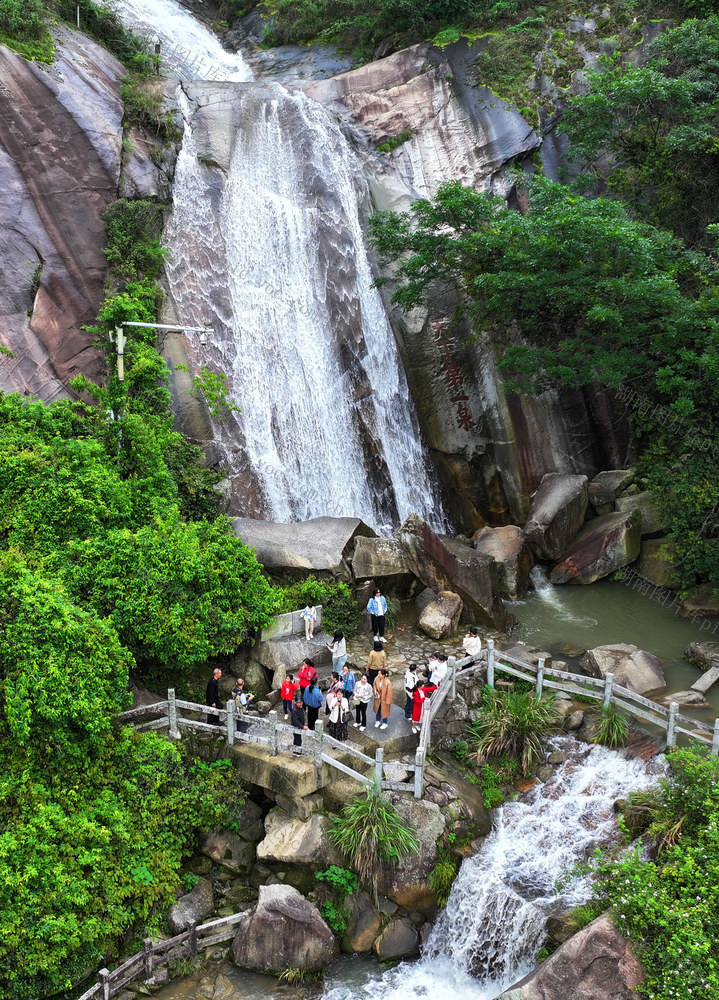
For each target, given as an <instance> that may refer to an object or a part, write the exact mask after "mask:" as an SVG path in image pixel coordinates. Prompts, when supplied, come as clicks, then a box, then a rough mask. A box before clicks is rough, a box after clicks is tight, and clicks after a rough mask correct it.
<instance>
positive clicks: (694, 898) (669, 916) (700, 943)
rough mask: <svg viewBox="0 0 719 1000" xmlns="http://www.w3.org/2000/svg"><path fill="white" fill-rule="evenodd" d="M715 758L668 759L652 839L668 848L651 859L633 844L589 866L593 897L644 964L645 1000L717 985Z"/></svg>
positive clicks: (652, 814) (682, 996)
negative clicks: (608, 909)
mask: <svg viewBox="0 0 719 1000" xmlns="http://www.w3.org/2000/svg"><path fill="white" fill-rule="evenodd" d="M718 787H719V760H717V758H716V757H705V756H703V755H702V754H701V753H698V752H695V751H691V750H676V751H674V752H673V753H672V755H671V757H670V775H669V777H668V778H667V779H666V780H665V781H663V782H662V788H661V792H660V794H659V796H658V797H657V798H656V800H655V803H654V808H653V809H651V810H647V821H648V822H649V823H650V825H649V829H648V831H647V834H646V835H645V836H646V837H647V838H648V839H650V840H661V839H663V838H664V836H665V835H666V833H667V832H668V831H672V836H671V838H670V840H669V843H668V844H667V846H665V847H664V849H663V850H662V851H661V853H660V854H659V855H658V856H657V857H655V858H654V859H653V860H649V859H647V857H646V856H645V854H644V852H642V850H641V849H640V847H639V846H637V847H636V848H635V849H633V850H631V851H630V852H629V853H628V854H626V855H624V856H622V857H620V858H618V859H616V858H612V857H602V856H600V857H599V858H598V859H597V860H596V862H595V864H594V873H595V878H596V882H595V902H596V903H597V904H599V905H601V906H602V907H606V906H610V907H611V908H612V913H613V916H614V920H615V922H616V923H617V926H618V927H619V928H620V930H621V931H623V932H624V933H625V934H627V935H628V937H630V938H631V939H632V941H633V942H634V946H635V948H636V949H637V951H638V954H639V955H640V957H641V959H642V964H643V965H644V968H645V970H646V975H647V978H646V982H645V983H644V984H643V985H642V986H640V987H639V992H640V993H642V994H643V995H645V996H647V997H649V998H650V1000H694V998H696V997H710V996H714V995H716V993H717V990H718V989H719V954H718V953H717V948H716V941H717V937H718V935H719V795H718V794H717V788H718Z"/></svg>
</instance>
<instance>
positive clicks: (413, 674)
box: [404, 663, 417, 722]
mask: <svg viewBox="0 0 719 1000" xmlns="http://www.w3.org/2000/svg"><path fill="white" fill-rule="evenodd" d="M416 683H417V664H416V663H410V665H409V666H408V667H407V669H406V670H405V672H404V693H405V695H406V697H407V700H406V702H405V706H404V717H405V719H406V720H407V722H410V721H411V719H412V709H413V708H414V699H413V697H412V695H413V693H414V687H415V684H416Z"/></svg>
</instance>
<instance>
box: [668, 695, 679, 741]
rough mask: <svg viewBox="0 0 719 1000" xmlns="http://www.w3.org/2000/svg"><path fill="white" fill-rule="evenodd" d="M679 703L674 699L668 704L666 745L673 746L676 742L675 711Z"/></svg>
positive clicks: (677, 709)
mask: <svg viewBox="0 0 719 1000" xmlns="http://www.w3.org/2000/svg"><path fill="white" fill-rule="evenodd" d="M678 711H679V705H677V703H676V702H675V701H672V702H670V704H669V723H668V725H667V746H668V747H673V746H674V745H675V744H676V742H677V732H676V730H677V712H678Z"/></svg>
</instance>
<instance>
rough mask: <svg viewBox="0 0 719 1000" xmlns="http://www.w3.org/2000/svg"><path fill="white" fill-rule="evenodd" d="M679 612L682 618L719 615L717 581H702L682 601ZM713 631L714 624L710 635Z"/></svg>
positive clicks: (718, 584)
mask: <svg viewBox="0 0 719 1000" xmlns="http://www.w3.org/2000/svg"><path fill="white" fill-rule="evenodd" d="M679 613H680V614H681V615H682V617H684V618H696V617H699V618H702V617H704V615H711V616H712V617H713V616H715V615H716V616H719V583H703V584H702V585H701V587H699V589H698V590H697V591H696V592H695V593H694V594H692V595H691V596H690V597H687V598H686V600H684V601H682V603H681V607H680V609H679ZM702 628H704V624H703V623H702ZM715 631H716V626H715V627H714V628H713V629H712V635H714V632H715Z"/></svg>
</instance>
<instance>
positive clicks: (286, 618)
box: [260, 604, 322, 642]
mask: <svg viewBox="0 0 719 1000" xmlns="http://www.w3.org/2000/svg"><path fill="white" fill-rule="evenodd" d="M303 610H304V609H303V608H300V609H299V610H298V611H288V612H287V613H286V614H284V615H278V616H277V618H276V619H275V621H274V624H272V625H270V627H269V628H264V629H262V631H261V632H260V642H270V641H271V640H272V639H286V638H287V637H288V636H290V635H304V634H305V622H304V619H303V618H300V615H301V614H302V611H303ZM315 611H316V612H317V621H316V622H315V632H319V631H321V629H322V605H321V604H318V605H316V606H315Z"/></svg>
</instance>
